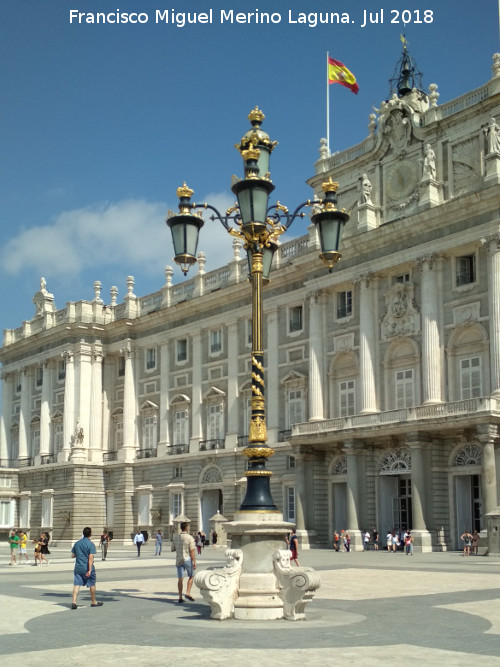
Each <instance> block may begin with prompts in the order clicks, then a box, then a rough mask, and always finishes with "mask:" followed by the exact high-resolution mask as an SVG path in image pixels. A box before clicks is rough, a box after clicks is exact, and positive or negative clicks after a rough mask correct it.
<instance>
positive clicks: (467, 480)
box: [451, 443, 483, 549]
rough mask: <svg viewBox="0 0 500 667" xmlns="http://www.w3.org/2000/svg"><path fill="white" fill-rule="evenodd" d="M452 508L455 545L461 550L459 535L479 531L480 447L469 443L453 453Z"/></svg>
mask: <svg viewBox="0 0 500 667" xmlns="http://www.w3.org/2000/svg"><path fill="white" fill-rule="evenodd" d="M451 465H452V484H451V489H452V493H453V507H454V515H455V522H454V523H455V525H454V533H455V535H454V538H455V539H454V543H455V547H456V548H457V549H461V548H462V546H463V542H462V541H461V539H460V536H461V535H463V533H464V532H465V531H466V530H467V531H469V530H470V531H471V532H474V531H475V530H477V531H478V532H480V531H481V528H482V518H483V517H482V502H481V447H480V446H479V445H478V444H476V443H470V444H467V445H465V446H462V447H460V448H459V449H458V450H456V451H455V453H454V454H452V461H451Z"/></svg>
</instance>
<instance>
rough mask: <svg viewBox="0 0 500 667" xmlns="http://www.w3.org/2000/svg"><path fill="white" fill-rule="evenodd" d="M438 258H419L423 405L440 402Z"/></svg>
mask: <svg viewBox="0 0 500 667" xmlns="http://www.w3.org/2000/svg"><path fill="white" fill-rule="evenodd" d="M438 261H439V260H437V258H436V257H435V256H434V255H427V256H426V257H421V258H419V260H418V263H419V264H420V267H421V275H422V306H421V312H422V375H423V377H422V387H423V403H424V405H428V404H433V403H441V402H442V368H443V360H442V353H441V349H442V346H441V344H440V323H439V303H438V300H439V285H438V278H437V276H438V274H437V270H438V269H437V262H438Z"/></svg>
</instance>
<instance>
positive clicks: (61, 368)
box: [57, 359, 66, 380]
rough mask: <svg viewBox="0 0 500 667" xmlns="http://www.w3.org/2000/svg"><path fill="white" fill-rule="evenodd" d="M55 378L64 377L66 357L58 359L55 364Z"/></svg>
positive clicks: (62, 378) (63, 378)
mask: <svg viewBox="0 0 500 667" xmlns="http://www.w3.org/2000/svg"><path fill="white" fill-rule="evenodd" d="M57 379H58V380H65V379H66V359H60V360H59V362H58V364H57Z"/></svg>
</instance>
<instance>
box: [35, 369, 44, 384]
mask: <svg viewBox="0 0 500 667" xmlns="http://www.w3.org/2000/svg"><path fill="white" fill-rule="evenodd" d="M42 384H43V367H42V366H38V368H37V369H36V386H37V387H41V386H42Z"/></svg>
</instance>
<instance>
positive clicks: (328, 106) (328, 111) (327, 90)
mask: <svg viewBox="0 0 500 667" xmlns="http://www.w3.org/2000/svg"><path fill="white" fill-rule="evenodd" d="M498 2H499V3H500V0H498ZM329 57H330V53H329V52H328V51H327V52H326V147H327V148H328V155H330V86H329V85H328V58H329Z"/></svg>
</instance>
